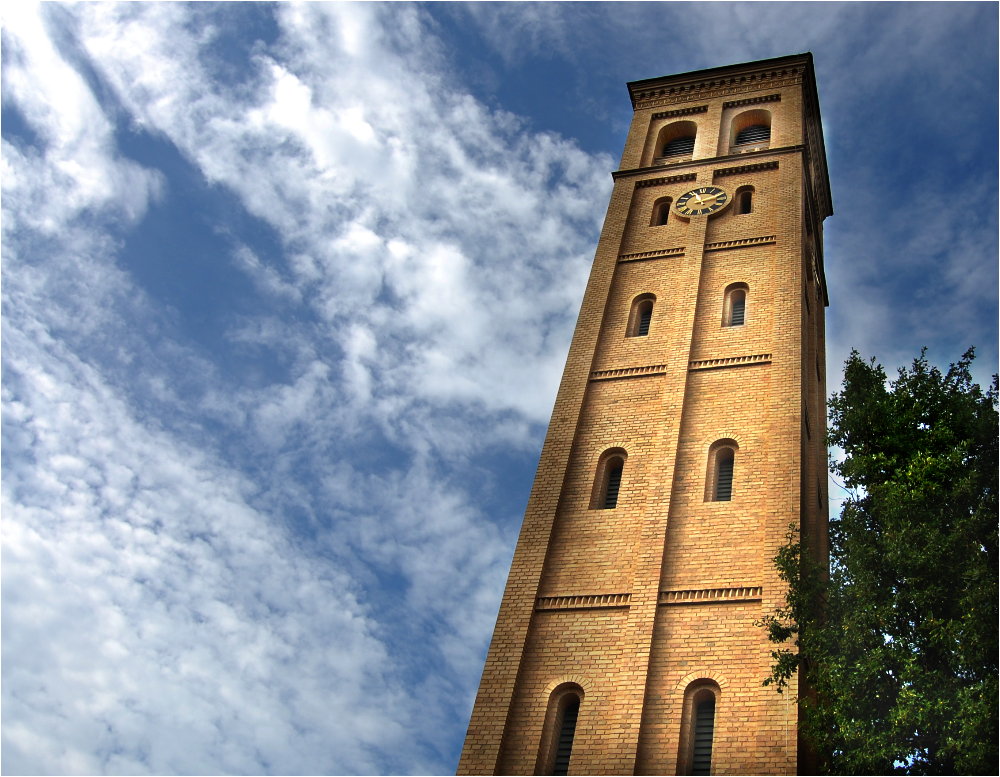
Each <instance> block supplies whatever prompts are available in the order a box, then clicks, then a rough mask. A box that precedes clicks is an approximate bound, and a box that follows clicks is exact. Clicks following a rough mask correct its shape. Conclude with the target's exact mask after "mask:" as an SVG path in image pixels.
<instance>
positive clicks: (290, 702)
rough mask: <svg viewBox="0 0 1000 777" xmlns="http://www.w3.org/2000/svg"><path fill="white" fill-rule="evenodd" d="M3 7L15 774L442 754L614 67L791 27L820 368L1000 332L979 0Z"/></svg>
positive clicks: (603, 190) (474, 640) (551, 336)
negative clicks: (825, 201) (826, 294)
mask: <svg viewBox="0 0 1000 777" xmlns="http://www.w3.org/2000/svg"><path fill="white" fill-rule="evenodd" d="M2 21H3V40H2V56H3V61H2V63H3V114H2V132H3V460H2V464H3V524H2V530H3V686H2V693H3V734H2V745H3V751H2V752H3V755H2V767H3V771H4V772H5V773H11V774H13V773H36V774H78V773H95V774H102V773H106V774H122V773H179V774H204V773H233V774H253V773H274V774H328V773H332V774H336V773H346V774H354V773H358V774H369V773H370V774H378V773H393V774H421V773H449V772H452V771H453V769H454V767H455V764H456V762H457V757H458V752H459V749H460V747H461V741H462V738H463V736H464V733H465V727H466V725H467V722H468V713H469V710H470V708H471V703H472V699H473V696H474V693H475V689H476V684H477V682H478V679H479V674H480V672H481V670H482V660H483V657H484V654H485V649H486V645H487V642H488V640H489V637H490V634H491V631H492V626H493V620H494V617H495V615H496V610H497V606H498V603H499V597H500V594H501V590H502V586H503V583H504V580H505V576H506V572H507V566H508V564H509V561H510V557H511V554H512V551H513V544H514V541H515V539H516V535H517V530H518V527H519V524H520V519H521V514H522V511H523V509H524V504H525V502H526V500H527V495H528V491H529V489H530V487H531V480H532V476H533V473H534V467H535V465H536V463H537V457H538V452H539V450H540V447H541V441H542V438H543V435H544V432H545V426H546V423H547V421H548V415H549V412H550V411H551V407H552V402H553V399H554V396H555V390H556V386H557V383H558V380H559V376H560V374H561V370H562V365H563V360H564V358H565V355H566V351H567V349H568V346H569V339H570V335H571V332H572V328H573V326H574V323H575V318H576V313H577V309H578V305H579V302H580V299H581V296H582V292H583V287H584V284H585V282H586V278H587V274H588V272H589V266H590V262H591V261H592V258H593V251H594V247H595V245H596V241H597V236H598V233H599V230H600V227H601V223H602V220H603V217H604V211H605V208H606V206H607V198H608V195H609V193H610V189H611V177H610V172H611V171H612V170H613V169H614V168H615V167H616V166H617V162H618V158H619V155H620V152H621V147H622V144H623V142H624V138H625V132H626V130H627V127H628V123H629V121H630V118H631V111H630V106H629V101H628V95H627V92H626V89H625V82H627V81H630V80H638V79H642V78H649V77H653V76H658V75H666V74H672V73H678V72H685V71H689V70H695V69H701V68H707V67H715V66H720V65H726V64H732V63H737V62H745V61H750V60H756V59H762V58H767V57H775V56H782V55H786V54H793V53H799V52H802V51H812V52H813V54H814V57H815V63H816V72H817V79H818V83H819V90H820V99H821V106H822V111H823V117H824V126H825V134H826V146H827V152H828V158H829V166H830V173H831V183H832V190H833V198H834V210H835V215H834V216H833V217H832V218H830V219H829V220H828V221H827V224H826V263H827V277H828V281H829V286H830V298H831V307H830V308H829V309H828V364H829V365H830V370H829V374H830V376H831V381H830V382H831V388H834V387H835V376H837V375H839V368H840V364H841V363H842V362H843V360H844V358H845V357H846V355H847V353H848V352H849V350H850V348H851V347H856V348H858V349H859V350H861V351H862V353H864V354H865V355H868V356H872V355H874V356H877V357H878V358H879V359H880V360H881V361H882V363H883V364H885V365H886V366H887V367H889V368H890V370H891V368H893V367H894V366H897V365H899V364H902V363H905V362H908V361H909V360H910V359H912V357H913V356H915V355H916V354H917V353H918V351H919V349H920V348H921V347H922V346H927V347H928V349H929V351H928V353H929V357H930V358H931V360H932V361H934V362H936V363H939V364H947V363H948V362H949V361H954V360H955V359H957V358H958V356H959V355H960V354H961V353H962V351H964V350H965V348H966V347H968V346H969V345H975V346H977V347H978V353H979V359H978V363H977V372H976V374H977V377H978V378H979V380H980V381H983V382H984V381H986V380H988V376H989V375H990V374H991V373H992V372H994V371H995V370H996V366H995V365H996V362H997V348H996V344H997V197H996V182H997V132H996V117H997V92H998V90H997V49H998V42H997V4H996V3H947V4H944V3H846V4H841V3H807V4H798V3H782V4H769V3H736V4H729V3H639V4H622V3H616V4H602V3H586V4H574V3H537V4H522V3H504V4H488V3H476V4H463V3H447V4H429V5H409V4H403V3H393V4H387V5H381V4H373V3H371V4H370V3H364V4H348V3H343V4H340V3H338V4H309V5H304V6H295V5H284V4H283V5H267V4H241V3H223V4H209V3H204V4H202V3H198V4H190V5H189V4H175V3H166V4H154V3H150V4H121V5H117V4H110V3H108V4H102V3H94V4H90V3H87V4H74V5H57V4H46V5H43V6H36V5H31V4H16V5H15V4H13V3H8V4H6V5H5V8H4V15H3V20H2Z"/></svg>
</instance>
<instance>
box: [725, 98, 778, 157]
mask: <svg viewBox="0 0 1000 777" xmlns="http://www.w3.org/2000/svg"><path fill="white" fill-rule="evenodd" d="M729 145H730V147H731V150H732V151H733V152H735V153H740V152H743V151H757V150H759V149H763V148H768V147H769V146H770V145H771V112H770V111H767V110H764V109H762V108H757V109H754V110H750V111H744V112H743V113H741V114H739V115H738V116H735V117H733V123H732V125H731V127H730V130H729Z"/></svg>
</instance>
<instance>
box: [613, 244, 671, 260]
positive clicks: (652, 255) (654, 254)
mask: <svg viewBox="0 0 1000 777" xmlns="http://www.w3.org/2000/svg"><path fill="white" fill-rule="evenodd" d="M683 255H684V246H678V247H676V248H661V249H658V250H656V251H640V252H639V253H636V254H620V255H619V256H618V261H619V262H643V261H646V260H647V259H666V258H667V257H668V256H683Z"/></svg>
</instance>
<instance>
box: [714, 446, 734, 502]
mask: <svg viewBox="0 0 1000 777" xmlns="http://www.w3.org/2000/svg"><path fill="white" fill-rule="evenodd" d="M732 498H733V453H732V451H730V450H723V451H719V475H718V478H716V481H715V501H716V502H729V501H731V500H732Z"/></svg>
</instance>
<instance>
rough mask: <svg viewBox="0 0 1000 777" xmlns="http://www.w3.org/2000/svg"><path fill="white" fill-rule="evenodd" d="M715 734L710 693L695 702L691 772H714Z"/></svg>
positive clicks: (713, 712)
mask: <svg viewBox="0 0 1000 777" xmlns="http://www.w3.org/2000/svg"><path fill="white" fill-rule="evenodd" d="M714 734H715V696H714V695H708V696H707V698H704V699H702V700H701V701H697V702H695V707H694V741H693V742H692V750H691V774H711V773H712V737H713V735H714ZM558 773H559V772H557V774H558ZM562 774H565V772H562Z"/></svg>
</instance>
